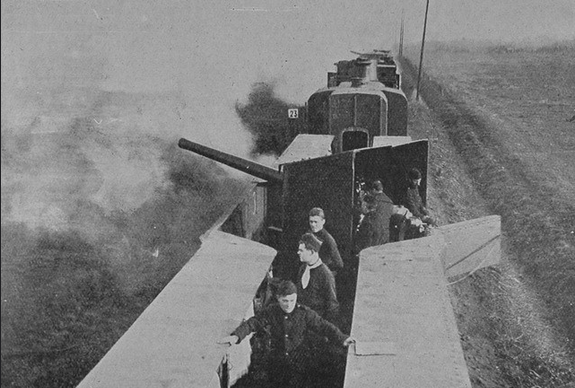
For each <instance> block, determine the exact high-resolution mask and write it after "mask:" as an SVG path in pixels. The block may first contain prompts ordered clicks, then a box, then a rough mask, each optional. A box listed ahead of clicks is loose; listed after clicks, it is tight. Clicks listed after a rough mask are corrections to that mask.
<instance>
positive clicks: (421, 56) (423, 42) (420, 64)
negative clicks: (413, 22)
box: [415, 0, 429, 100]
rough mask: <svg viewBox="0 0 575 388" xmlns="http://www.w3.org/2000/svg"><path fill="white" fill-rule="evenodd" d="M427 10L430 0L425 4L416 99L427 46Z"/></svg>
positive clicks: (417, 98)
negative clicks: (424, 50) (424, 49)
mask: <svg viewBox="0 0 575 388" xmlns="http://www.w3.org/2000/svg"><path fill="white" fill-rule="evenodd" d="M427 11H429V0H427V4H426V6H425V19H424V21H423V37H422V38H421V54H420V55H419V72H418V74H417V89H416V93H415V99H416V100H419V84H420V82H421V68H422V67H423V48H424V47H425V30H426V29H427Z"/></svg>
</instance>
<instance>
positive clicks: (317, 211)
mask: <svg viewBox="0 0 575 388" xmlns="http://www.w3.org/2000/svg"><path fill="white" fill-rule="evenodd" d="M309 216H310V217H321V218H323V219H325V213H324V211H323V209H322V208H321V207H314V208H313V209H311V210H310V211H309Z"/></svg>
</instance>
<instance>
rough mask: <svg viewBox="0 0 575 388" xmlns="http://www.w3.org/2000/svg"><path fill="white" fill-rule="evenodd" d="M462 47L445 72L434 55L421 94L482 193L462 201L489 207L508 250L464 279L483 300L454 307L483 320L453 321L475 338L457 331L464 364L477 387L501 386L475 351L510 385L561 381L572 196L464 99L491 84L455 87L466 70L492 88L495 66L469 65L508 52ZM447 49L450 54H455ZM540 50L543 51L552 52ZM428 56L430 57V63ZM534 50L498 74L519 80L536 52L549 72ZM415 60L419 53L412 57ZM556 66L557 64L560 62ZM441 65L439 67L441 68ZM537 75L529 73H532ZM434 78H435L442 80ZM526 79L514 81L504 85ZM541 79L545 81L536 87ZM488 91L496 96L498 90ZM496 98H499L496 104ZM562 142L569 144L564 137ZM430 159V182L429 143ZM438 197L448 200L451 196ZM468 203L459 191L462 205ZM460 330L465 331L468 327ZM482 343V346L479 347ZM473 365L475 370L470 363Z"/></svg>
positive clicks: (569, 295)
mask: <svg viewBox="0 0 575 388" xmlns="http://www.w3.org/2000/svg"><path fill="white" fill-rule="evenodd" d="M556 50H559V52H555V51H556ZM563 50H565V51H567V53H566V52H564V51H563ZM572 50H573V49H571V48H565V49H557V48H554V49H553V50H551V51H552V52H554V53H555V54H556V57H557V58H559V57H564V56H565V54H569V55H571V56H572V55H573V54H572V53H573V51H572ZM452 54H453V53H452ZM464 54H465V55H463V56H459V57H457V58H455V59H456V60H457V59H458V60H459V61H460V62H459V63H458V65H459V71H460V73H458V72H457V68H453V62H452V63H451V65H452V68H450V69H449V70H446V69H447V66H445V67H442V66H441V65H442V64H443V63H442V62H441V60H438V61H436V62H434V65H433V71H431V73H432V74H433V75H432V76H431V77H430V76H428V75H425V76H424V82H423V83H422V88H421V90H420V95H421V97H422V98H423V99H424V101H425V103H426V104H427V106H429V108H431V110H432V111H433V118H434V119H435V120H436V122H437V123H438V124H437V126H440V127H441V128H440V129H439V131H445V133H446V134H447V136H448V138H449V139H450V142H451V143H452V144H453V146H454V149H455V150H456V153H457V155H456V157H457V158H459V160H461V161H463V162H464V167H465V172H466V173H467V174H468V175H469V176H470V177H471V179H472V184H473V186H474V187H475V189H476V190H477V193H478V194H480V198H477V201H476V203H475V204H472V203H468V204H467V206H476V207H481V206H482V205H483V204H485V206H486V209H487V211H488V212H490V213H496V214H501V216H502V222H503V233H504V237H505V239H504V247H505V250H504V251H505V253H506V257H508V258H509V260H506V261H505V262H504V263H503V265H502V267H501V269H500V270H499V271H482V272H481V273H478V274H477V276H476V279H475V280H473V281H472V283H473V284H472V285H471V286H468V288H469V287H471V288H474V291H473V292H472V293H473V294H474V295H473V298H475V301H474V302H472V303H475V302H478V303H479V305H480V306H475V307H474V308H473V309H469V308H468V309H463V310H461V306H458V308H459V311H458V313H459V314H461V312H462V311H465V312H466V313H470V314H471V315H474V314H475V315H476V316H477V317H478V318H484V327H481V325H480V324H479V322H473V319H469V318H466V317H461V316H460V317H459V318H462V319H460V320H459V324H460V329H461V328H462V327H461V326H462V322H463V323H464V327H463V328H464V329H465V330H472V331H471V336H472V337H473V338H468V341H466V340H465V338H463V339H464V348H465V347H466V346H467V347H468V348H469V349H466V358H467V362H468V365H471V366H472V368H471V369H472V370H471V375H472V381H473V382H474V385H476V386H497V383H495V382H493V381H491V382H490V381H489V380H493V379H495V377H493V376H490V375H489V374H486V373H484V372H485V371H482V370H481V369H482V367H484V366H486V365H487V364H488V362H487V361H486V360H484V359H483V360H482V359H481V358H485V357H493V359H495V362H496V364H497V365H496V366H495V367H496V370H495V371H494V374H497V375H499V378H503V379H504V381H505V383H506V384H509V386H533V385H534V384H535V385H539V386H560V385H561V384H566V383H569V382H571V381H572V380H573V379H574V376H573V373H574V371H575V369H574V367H573V358H572V356H573V350H574V346H573V344H574V343H575V327H574V325H573V324H572V322H574V321H575V308H574V305H573V295H575V281H574V279H575V268H574V265H575V264H574V262H573V257H575V252H574V244H573V238H574V236H573V230H575V227H574V225H573V223H574V220H573V214H575V210H574V207H573V206H572V205H571V204H570V203H569V202H567V201H563V200H561V199H562V197H561V196H559V198H557V196H554V195H553V194H554V193H555V190H554V189H555V188H554V187H553V186H552V185H550V182H548V181H545V180H544V179H541V178H540V174H536V173H534V172H533V169H532V168H533V166H532V165H530V164H529V163H527V162H526V161H524V160H522V158H521V156H525V154H524V155H518V154H514V153H513V152H512V148H513V144H509V143H506V142H505V139H504V138H502V137H501V136H499V133H500V132H501V131H502V128H501V125H500V123H496V122H494V120H493V116H492V115H489V114H487V113H489V112H487V113H486V110H485V107H479V106H477V105H476V103H477V100H473V99H472V98H470V96H475V97H476V96H477V94H478V93H480V92H483V93H484V94H485V93H488V92H489V91H488V90H485V89H482V90H480V91H479V92H478V91H477V90H469V89H471V88H465V87H462V84H461V83H460V84H457V80H458V79H459V80H460V79H461V77H466V78H465V81H466V82H467V83H463V86H465V85H467V86H469V85H472V86H473V85H486V84H487V85H490V84H491V85H492V84H493V73H490V72H489V71H488V70H486V68H485V66H483V67H475V68H474V67H473V64H474V63H476V62H477V61H478V60H479V62H480V58H485V57H489V56H490V55H491V56H493V55H505V54H508V53H507V52H506V51H503V52H501V50H496V51H495V52H494V51H493V50H490V51H478V52H476V53H475V54H473V55H470V54H469V50H467V51H464ZM442 55H446V53H445V49H444V52H437V53H436V56H435V58H441V56H442ZM453 55H455V54H453ZM453 55H452V56H451V57H450V59H452V61H453ZM514 55H518V54H517V53H515V54H514ZM538 55H540V56H542V57H548V56H549V52H542V53H539V54H538ZM430 56H432V55H429V56H428V59H427V61H429V62H430V61H431V60H430V59H429V57H430ZM534 57H535V55H534V54H533V53H528V54H527V55H523V56H519V57H518V58H516V59H515V62H514V61H511V64H512V66H510V67H509V66H508V67H506V68H504V70H506V71H508V73H505V72H503V73H501V71H502V70H500V73H499V74H497V77H501V78H503V79H509V80H511V81H509V82H511V83H513V82H514V81H513V80H517V79H521V78H520V77H517V74H521V73H522V72H523V73H524V70H525V69H524V66H525V64H524V63H522V62H521V60H523V61H525V60H529V59H532V62H531V63H530V65H531V66H533V67H535V68H537V66H538V65H539V66H540V67H541V69H540V70H541V71H545V70H547V69H546V68H545V66H544V64H543V63H539V62H537V58H535V59H533V58H534ZM412 58H417V57H416V55H413V56H412ZM557 58H555V59H557ZM490 59H491V60H492V61H493V62H491V63H490V64H491V65H492V66H493V67H491V70H493V69H500V68H501V67H500V66H498V65H497V58H495V59H494V58H493V57H491V58H490ZM539 59H540V58H539ZM563 60H565V59H563ZM466 61H468V62H466ZM473 61H475V62H473ZM559 61H561V59H559ZM482 65H485V64H484V63H483V64H482ZM513 65H514V66H515V67H513ZM405 67H406V70H411V73H412V74H416V73H415V67H414V66H413V65H411V64H410V63H406V64H405ZM557 67H558V68H559V69H561V68H562V67H561V64H560V65H559V66H557ZM442 70H445V72H443V73H442ZM536 73H537V71H535V70H533V74H536ZM437 74H440V75H442V76H443V77H439V76H437ZM458 77H459V78H458ZM407 78H409V77H407ZM440 78H441V82H438V79H440ZM559 81H560V82H561V80H559ZM455 85H457V87H455ZM526 85H527V86H528V87H529V88H531V93H533V89H534V88H535V87H536V86H537V85H533V83H532V82H530V83H528V84H526ZM523 86H524V85H519V86H513V87H510V88H509V90H515V89H514V88H516V87H523ZM545 86H546V87H548V85H539V87H545ZM412 87H413V85H412ZM493 90H495V91H497V92H499V93H502V91H501V90H500V89H499V88H496V87H495V88H493V89H492V91H493ZM487 98H489V96H488V95H487ZM504 101H507V103H508V104H509V106H511V105H512V103H513V96H508V100H504ZM501 103H502V101H499V102H498V104H499V105H501ZM519 108H521V107H519ZM525 113H527V112H525ZM564 140H565V141H567V142H569V138H567V139H564ZM432 147H433V142H432ZM510 148H511V149H510ZM568 152H569V150H567V153H568ZM436 155H437V154H436ZM431 158H432V160H431V164H432V168H431V169H430V171H431V174H432V175H433V177H432V179H433V180H434V182H438V183H439V184H440V185H441V184H442V183H441V182H442V180H444V179H445V177H446V174H445V170H442V168H441V167H442V166H443V167H444V166H446V164H445V161H442V162H439V164H438V162H437V161H434V160H433V158H434V155H433V148H432V157H431ZM434 163H435V165H434ZM443 184H444V183H443ZM444 200H445V201H448V202H449V199H448V198H444ZM468 200H469V199H468V198H463V201H464V202H465V201H468ZM452 205H453V203H452ZM452 207H454V206H452ZM455 207H456V206H455ZM448 208H449V206H448ZM448 210H449V209H448ZM464 212H465V211H464ZM473 212H474V211H473V210H470V211H468V213H473ZM455 216H456V215H455ZM452 221H455V220H452ZM478 281H481V282H483V284H480V283H478ZM454 291H455V293H463V292H464V291H463V289H462V288H461V287H460V285H456V286H455V289H454ZM468 291H469V290H468ZM467 295H468V294H467ZM462 303H465V302H462ZM465 330H461V331H462V332H464V333H465ZM473 330H474V331H473ZM477 331H481V333H480V334H478V333H477ZM558 339H562V340H558ZM479 347H483V348H487V349H488V351H485V350H483V351H482V350H479V349H478V348H479ZM477 358H479V359H477ZM473 366H475V367H476V369H477V370H473ZM487 368H488V367H487ZM529 384H531V385H529Z"/></svg>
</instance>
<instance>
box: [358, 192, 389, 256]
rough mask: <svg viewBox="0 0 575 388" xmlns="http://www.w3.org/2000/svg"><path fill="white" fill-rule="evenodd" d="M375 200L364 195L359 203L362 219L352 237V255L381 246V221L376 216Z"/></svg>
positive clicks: (382, 230)
mask: <svg viewBox="0 0 575 388" xmlns="http://www.w3.org/2000/svg"><path fill="white" fill-rule="evenodd" d="M376 210H377V206H376V200H375V198H374V197H373V196H371V195H369V194H368V195H366V196H364V197H363V200H362V201H361V213H362V215H363V218H362V219H361V222H360V224H359V226H358V229H357V232H356V233H355V236H354V253H355V254H358V253H359V252H361V251H362V250H363V249H365V248H368V247H372V246H375V245H380V244H383V242H382V241H383V235H384V229H383V224H382V222H381V220H378V216H377V211H376ZM386 242H387V241H386Z"/></svg>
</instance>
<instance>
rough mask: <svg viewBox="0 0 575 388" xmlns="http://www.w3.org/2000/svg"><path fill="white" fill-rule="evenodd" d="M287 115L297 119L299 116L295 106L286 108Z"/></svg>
mask: <svg viewBox="0 0 575 388" xmlns="http://www.w3.org/2000/svg"><path fill="white" fill-rule="evenodd" d="M288 117H289V118H290V119H297V118H298V117H299V111H298V109H297V108H294V109H288Z"/></svg>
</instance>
